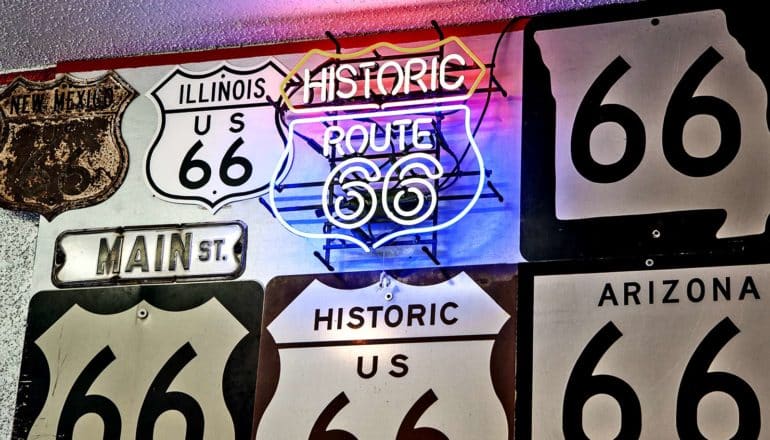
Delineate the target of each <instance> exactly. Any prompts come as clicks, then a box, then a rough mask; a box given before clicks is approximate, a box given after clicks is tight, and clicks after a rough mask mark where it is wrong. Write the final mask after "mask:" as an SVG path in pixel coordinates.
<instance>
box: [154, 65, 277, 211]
mask: <svg viewBox="0 0 770 440" xmlns="http://www.w3.org/2000/svg"><path fill="white" fill-rule="evenodd" d="M285 76H286V73H285V69H284V68H283V67H281V66H280V64H279V63H278V62H277V61H276V60H273V59H269V60H268V61H266V62H264V63H262V64H261V65H259V66H257V67H255V68H249V69H243V68H236V67H233V66H231V65H229V64H227V63H223V64H222V65H220V66H219V67H217V68H215V69H213V70H209V71H206V72H202V73H197V72H191V71H188V70H186V69H183V68H177V69H176V70H174V71H173V72H171V73H170V74H169V75H168V76H166V78H164V79H163V80H162V81H161V82H160V84H158V86H157V87H155V89H154V90H152V92H150V97H151V98H152V99H153V101H154V103H155V104H156V107H157V108H158V111H159V113H160V116H161V124H160V127H159V128H158V132H157V134H156V137H155V141H154V143H153V145H152V147H151V148H150V150H149V151H148V153H147V159H146V164H145V173H146V177H147V181H148V183H149V184H150V187H152V189H153V191H154V192H155V193H156V194H157V195H158V196H159V197H161V198H163V199H166V200H169V201H172V202H179V203H195V204H199V205H202V206H205V207H207V208H209V209H210V210H211V211H213V212H215V211H217V210H218V209H219V208H221V207H222V206H224V205H225V204H227V203H229V202H232V201H236V200H243V199H246V198H251V197H255V196H258V195H260V194H262V193H264V192H265V191H266V190H267V187H268V183H269V182H270V177H271V175H272V171H273V168H274V164H275V163H276V162H277V161H278V158H279V157H280V156H281V153H282V151H283V148H284V142H283V140H282V139H281V138H280V136H279V134H278V131H277V129H276V127H275V111H274V103H275V102H277V100H278V99H279V98H280V95H279V85H280V83H281V81H282V80H283V78H284V77H285Z"/></svg>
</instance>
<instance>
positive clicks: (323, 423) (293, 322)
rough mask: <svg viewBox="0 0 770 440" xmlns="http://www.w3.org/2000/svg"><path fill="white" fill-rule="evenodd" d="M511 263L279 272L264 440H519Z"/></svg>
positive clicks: (264, 347)
mask: <svg viewBox="0 0 770 440" xmlns="http://www.w3.org/2000/svg"><path fill="white" fill-rule="evenodd" d="M513 286H514V271H513V270H512V266H507V267H506V266H490V267H486V268H483V267H475V268H473V267H470V268H464V269H447V270H446V271H445V272H444V273H442V272H441V271H438V270H423V271H416V272H415V271H411V273H402V274H399V273H392V274H384V273H378V272H368V273H359V274H346V275H342V276H339V277H336V276H334V275H323V276H312V275H311V276H294V277H279V278H276V279H274V280H272V281H271V282H270V284H269V287H268V292H269V293H267V296H266V298H268V299H269V302H268V303H267V304H266V309H265V315H264V319H265V322H266V327H265V332H264V333H263V338H262V341H261V346H260V371H259V373H258V379H257V395H258V402H257V404H256V414H257V416H256V423H257V439H266V440H267V439H269V440H272V439H284V438H285V439H310V440H322V439H343V438H344V439H348V440H349V439H374V440H379V439H382V440H386V439H387V440H391V439H396V440H418V439H425V440H429V439H432V440H442V439H453V440H454V439H461V440H462V439H467V440H471V439H489V440H496V439H501V440H502V439H510V438H512V436H513V429H512V427H513V404H514V400H513V399H514V395H513V380H514V368H513V367H514V365H513V359H514V329H515V322H514V318H513V315H514V313H513V308H512V306H513V298H514V292H513Z"/></svg>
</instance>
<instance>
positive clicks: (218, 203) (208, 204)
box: [144, 57, 288, 214]
mask: <svg viewBox="0 0 770 440" xmlns="http://www.w3.org/2000/svg"><path fill="white" fill-rule="evenodd" d="M269 67H272V68H273V69H275V70H276V71H277V72H278V73H279V74H280V75H281V76H282V77H285V76H286V75H287V73H286V72H287V71H288V69H286V68H285V67H284V66H283V65H282V64H281V63H280V62H279V61H278V60H277V59H275V58H274V57H268V58H267V60H265V61H263V62H262V63H260V64H259V65H257V66H256V67H253V68H249V69H248V70H244V69H242V68H240V67H238V66H233V65H232V64H230V63H229V62H228V61H223V62H222V63H220V64H219V65H217V66H214V67H213V68H211V69H208V70H204V71H201V72H196V71H190V70H187V69H185V68H184V67H182V66H181V65H177V66H176V68H175V69H173V70H171V71H170V72H169V73H167V74H166V75H165V76H163V78H162V79H161V80H160V81H159V82H158V83H157V84H156V85H155V86H153V87H152V88H151V89H150V91H149V92H147V93H146V94H145V96H148V97H151V98H152V99H150V101H152V103H153V105H154V107H155V110H156V111H157V112H158V114H159V115H160V118H159V119H160V123H159V124H158V126H157V128H156V129H155V133H154V134H153V140H152V145H150V148H148V149H147V153H145V156H144V180H145V182H146V183H147V185H148V186H149V187H150V189H151V190H152V192H153V193H154V195H155V196H157V197H158V198H159V199H161V200H164V201H167V202H170V203H178V204H195V205H198V206H202V207H204V208H206V209H208V210H209V211H211V213H212V214H215V213H216V212H217V211H219V210H220V209H221V208H223V207H224V206H226V205H229V204H230V203H232V202H238V201H241V200H246V199H251V198H255V197H259V196H261V195H264V194H266V193H267V191H268V189H269V187H270V181H268V182H267V183H265V184H264V185H262V186H260V187H259V188H257V189H254V190H250V191H241V192H235V193H230V194H227V195H224V196H222V197H219V198H218V199H216V200H214V201H213V202H212V201H209V199H207V198H204V197H200V196H184V195H176V196H175V195H173V194H170V193H167V192H165V191H163V190H162V189H161V188H160V187H159V186H158V185H156V183H155V181H153V179H152V176H151V174H150V157H151V156H152V154H153V152H154V151H155V147H157V146H158V144H159V143H160V139H161V137H162V135H163V130H164V128H165V127H166V110H165V108H164V106H163V102H162V101H161V100H160V98H159V97H158V95H157V92H158V91H159V90H160V89H162V88H163V87H164V86H165V85H166V83H168V82H169V81H171V80H172V79H173V78H175V77H176V76H177V75H179V76H182V77H184V78H188V79H202V78H208V77H211V76H214V75H216V74H217V73H219V72H223V71H224V72H228V73H232V74H235V75H244V76H245V75H253V74H255V73H258V72H261V71H262V70H265V69H267V68H269ZM265 105H266V106H267V105H270V104H265ZM279 137H280V136H279ZM284 149H286V146H285V145H284ZM287 172H288V168H286V171H284V172H283V175H282V176H281V177H280V178H279V180H281V179H282V178H283V176H284V175H285V174H286V173H287Z"/></svg>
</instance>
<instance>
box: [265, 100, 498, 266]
mask: <svg viewBox="0 0 770 440" xmlns="http://www.w3.org/2000/svg"><path fill="white" fill-rule="evenodd" d="M456 110H460V111H462V112H463V114H464V120H465V132H466V135H467V137H468V143H469V145H470V146H471V150H472V151H473V154H474V155H475V157H476V161H477V162H478V164H479V170H483V169H484V158H482V157H481V150H479V146H478V145H477V144H476V140H475V139H474V138H473V131H472V130H471V110H470V108H469V107H468V106H467V105H465V104H454V105H446V106H434V107H416V108H413V109H409V110H389V111H378V112H373V113H367V114H366V116H368V117H371V118H376V117H378V116H393V115H403V114H407V113H415V114H418V113H438V112H442V111H445V112H450V111H456ZM362 116H364V115H363V114H346V115H342V116H338V117H334V119H335V120H346V119H357V118H361V117H362ZM326 119H328V118H327V117H315V118H302V119H295V120H293V121H291V123H290V124H289V134H288V136H287V143H286V148H285V149H284V151H283V155H282V156H281V159H280V160H279V161H278V165H277V166H276V168H275V171H273V178H272V179H271V180H270V188H269V189H270V190H269V193H268V194H269V201H270V208H271V210H272V213H273V215H274V216H275V218H276V219H277V220H278V221H279V222H280V223H281V224H282V225H283V227H284V228H286V229H288V230H289V231H290V232H291V233H293V234H295V235H299V236H300V237H305V238H311V239H327V238H332V239H334V238H338V239H341V240H345V241H348V242H350V243H354V244H355V245H357V246H358V247H360V248H361V249H363V250H364V252H371V251H372V250H374V249H377V248H378V247H380V246H382V245H383V244H385V243H387V242H389V241H390V240H393V239H394V238H398V237H401V236H404V235H410V234H420V233H423V232H433V231H439V230H441V229H445V228H448V227H450V226H452V225H453V224H455V223H457V222H458V221H460V219H462V218H463V217H465V215H466V214H467V213H468V212H469V211H470V210H471V209H472V208H473V206H475V205H476V202H477V201H478V199H479V197H480V196H481V192H482V191H483V190H484V182H485V181H486V175H485V173H483V172H480V173H479V181H478V184H477V185H476V190H475V192H474V193H473V197H472V198H471V199H470V200H469V201H468V204H467V205H465V207H464V208H463V209H462V210H461V211H460V212H459V213H458V214H456V215H455V216H454V217H452V218H451V219H449V220H447V221H445V222H443V223H439V224H437V225H435V226H424V227H421V228H407V229H402V230H400V231H395V232H391V233H389V234H387V235H385V236H384V237H382V238H380V239H379V240H377V241H376V242H374V243H373V244H372V246H371V247H369V246H368V245H367V244H366V243H364V242H363V241H361V240H359V239H358V238H356V237H355V236H353V235H352V234H351V235H345V234H338V233H331V234H323V233H320V234H319V233H315V232H304V231H300V230H298V229H296V228H294V227H292V226H291V225H289V223H288V222H287V221H286V220H285V219H284V218H283V217H282V216H281V213H280V211H279V209H278V207H277V206H276V205H275V189H276V186H277V184H278V182H280V181H281V180H283V178H284V177H286V175H287V174H288V172H289V170H290V169H291V167H292V164H293V163H294V126H295V125H297V124H303V123H304V124H307V123H313V122H321V121H324V120H326ZM322 203H323V201H322ZM436 209H438V208H436Z"/></svg>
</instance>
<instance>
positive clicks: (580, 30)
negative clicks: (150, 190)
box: [521, 2, 770, 260]
mask: <svg viewBox="0 0 770 440" xmlns="http://www.w3.org/2000/svg"><path fill="white" fill-rule="evenodd" d="M755 15H756V11H753V10H752V8H748V7H746V5H744V4H741V3H739V2H685V3H684V4H682V3H681V2H676V3H675V4H674V3H671V4H668V5H667V4H664V3H661V2H642V3H639V4H635V5H623V6H619V7H609V8H598V9H593V10H588V11H581V12H579V13H572V14H563V15H555V16H552V17H550V16H549V17H543V18H535V19H533V20H532V21H531V22H530V24H529V25H528V27H527V29H526V31H525V37H524V39H525V42H524V45H525V48H524V72H523V81H524V102H523V118H524V123H523V133H522V151H523V158H522V162H523V163H524V164H525V165H524V166H523V167H522V170H523V171H522V172H523V179H522V234H521V236H522V253H523V255H524V256H525V257H526V258H528V259H530V260H540V259H568V258H574V257H582V256H587V257H601V256H624V255H634V254H635V253H636V252H638V249H639V248H640V246H642V247H643V249H644V250H645V251H646V252H654V253H666V252H669V251H671V250H690V251H697V250H706V249H708V250H711V251H714V250H719V251H723V250H726V249H728V248H730V247H734V246H736V245H739V244H740V245H741V246H747V247H745V248H744V249H745V250H749V251H754V250H759V251H761V250H763V249H764V248H765V246H766V245H765V244H764V243H766V240H767V238H766V237H767V233H766V230H765V225H766V221H767V218H768V214H769V213H770V190H768V188H767V186H766V185H763V184H760V183H759V181H758V180H757V179H758V178H759V176H764V175H766V174H767V172H768V169H767V167H768V164H770V149H768V145H770V132H769V131H768V118H767V111H766V110H767V102H768V97H767V96H768V94H767V78H768V73H769V72H768V69H767V63H765V62H764V55H763V54H764V52H765V49H764V46H765V43H764V37H760V35H761V30H760V28H759V27H758V26H762V27H764V24H760V22H759V21H758V20H756V19H755V18H754V16H755Z"/></svg>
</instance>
